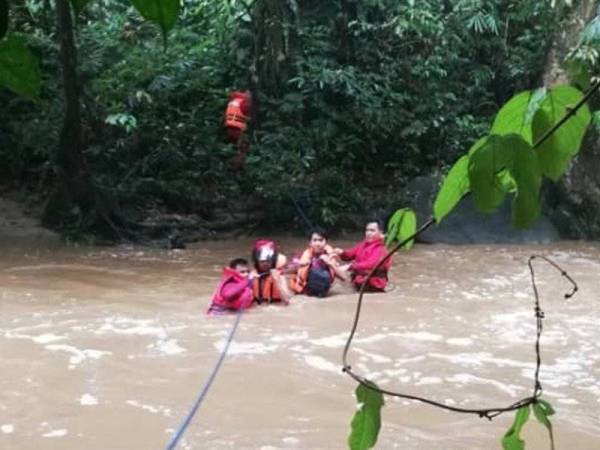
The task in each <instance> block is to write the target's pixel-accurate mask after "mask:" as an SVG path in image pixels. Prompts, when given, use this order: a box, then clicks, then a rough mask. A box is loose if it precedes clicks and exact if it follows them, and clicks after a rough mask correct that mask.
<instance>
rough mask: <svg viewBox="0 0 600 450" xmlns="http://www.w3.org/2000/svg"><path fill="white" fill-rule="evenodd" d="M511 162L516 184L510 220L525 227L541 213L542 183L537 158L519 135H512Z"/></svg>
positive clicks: (518, 226) (515, 224)
mask: <svg viewBox="0 0 600 450" xmlns="http://www.w3.org/2000/svg"><path fill="white" fill-rule="evenodd" d="M510 145H511V146H512V149H513V164H512V166H511V168H510V174H511V175H512V178H513V179H514V182H515V184H516V195H515V197H514V199H513V202H512V222H513V225H514V226H515V227H517V228H526V227H528V226H529V225H531V224H532V223H533V222H534V221H535V220H536V219H537V218H538V217H539V216H540V214H541V208H540V202H539V194H540V186H541V185H542V174H541V172H540V168H539V164H538V158H537V154H536V153H535V151H534V150H533V149H532V148H531V146H530V145H529V144H528V143H527V142H525V141H524V140H523V139H521V138H520V137H519V136H513V138H512V139H511V143H510Z"/></svg>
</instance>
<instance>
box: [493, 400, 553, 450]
mask: <svg viewBox="0 0 600 450" xmlns="http://www.w3.org/2000/svg"><path fill="white" fill-rule="evenodd" d="M530 410H533V414H534V415H535V418H536V419H537V420H538V422H540V423H541V424H542V425H544V426H545V427H546V429H547V430H548V435H549V437H550V444H551V448H552V450H554V435H553V433H552V423H551V422H550V419H549V417H550V416H551V415H553V414H554V409H553V408H552V405H550V403H548V402H547V401H545V400H540V399H537V400H536V401H535V402H534V403H533V404H531V405H526V406H521V407H520V408H519V409H518V410H517V412H516V413H515V419H514V421H513V424H512V426H511V427H510V428H509V429H508V431H507V432H506V433H505V434H504V437H503V438H502V448H503V449H504V450H525V441H523V439H521V436H520V434H521V431H522V429H523V427H524V426H525V424H526V423H527V421H528V420H529V416H530Z"/></svg>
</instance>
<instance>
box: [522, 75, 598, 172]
mask: <svg viewBox="0 0 600 450" xmlns="http://www.w3.org/2000/svg"><path fill="white" fill-rule="evenodd" d="M582 97H583V94H582V93H581V92H580V91H578V90H577V89H575V88H574V87H571V86H557V87H555V88H553V89H552V90H551V91H550V92H549V93H548V95H547V96H546V98H545V99H544V101H543V102H542V105H541V107H540V109H539V110H538V111H537V113H536V114H535V116H534V118H533V139H534V142H537V140H539V139H540V138H541V137H542V136H543V135H544V134H545V133H546V132H547V131H548V130H549V129H550V128H552V127H553V126H554V125H555V124H556V123H557V122H558V121H559V120H560V119H561V118H562V117H563V116H564V115H565V114H566V112H567V110H568V109H569V108H573V106H575V104H576V103H577V102H578V101H579V100H581V98H582ZM590 120H591V114H590V110H589V108H588V107H587V105H584V106H582V107H581V108H580V109H579V110H578V111H577V113H576V114H575V115H574V116H572V117H571V118H569V120H567V121H566V122H565V123H564V124H562V125H561V127H560V128H558V130H556V131H555V132H554V133H553V134H552V135H551V136H550V137H549V138H548V139H546V140H545V141H544V142H543V143H542V144H541V145H539V146H538V147H537V148H536V151H537V153H538V156H539V161H540V168H541V169H542V173H543V174H544V175H546V176H547V177H549V178H551V179H552V180H554V181H556V180H558V179H559V178H560V177H561V176H562V175H563V174H564V173H565V172H566V170H567V168H568V167H569V163H570V162H571V158H572V157H573V156H574V155H576V154H577V152H578V151H579V147H580V146H581V141H582V140H583V137H584V135H585V132H586V130H587V127H588V124H589V123H590Z"/></svg>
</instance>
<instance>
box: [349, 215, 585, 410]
mask: <svg viewBox="0 0 600 450" xmlns="http://www.w3.org/2000/svg"><path fill="white" fill-rule="evenodd" d="M432 223H433V220H430V221H428V222H427V223H426V224H425V225H423V227H421V229H419V231H417V232H416V233H415V234H414V235H413V236H411V237H410V238H408V239H406V240H404V241H402V242H400V243H399V244H398V245H397V246H396V247H395V248H394V249H392V250H391V251H390V252H389V253H388V254H387V255H386V256H385V257H384V258H383V259H382V260H381V261H380V263H379V264H378V265H377V266H376V267H375V269H373V271H372V272H374V271H376V270H377V269H378V268H379V267H380V266H381V265H382V264H383V263H385V261H386V260H387V259H389V258H390V257H391V256H392V255H393V254H394V253H395V252H397V251H398V250H399V249H400V248H401V247H402V246H403V245H404V244H405V243H406V242H408V241H410V240H411V239H413V238H414V237H415V236H417V235H418V234H419V233H422V232H423V231H424V230H425V229H427V228H428V227H429V226H431V224H432ZM536 259H541V260H543V261H545V262H547V263H548V264H550V265H551V266H552V267H553V268H555V269H556V270H557V271H558V272H560V274H561V275H562V276H563V277H565V278H566V279H567V280H568V281H569V282H570V283H571V286H572V288H571V291H570V292H568V293H566V294H565V295H564V298H565V299H568V298H571V297H572V296H573V295H575V293H576V292H577V291H578V286H577V283H576V282H575V280H573V278H571V277H570V276H569V274H568V273H567V272H566V271H565V270H563V269H562V268H561V267H560V266H559V265H558V264H556V263H555V262H554V261H552V260H550V259H549V258H547V257H546V256H541V255H532V256H530V257H529V260H528V262H527V264H528V266H529V271H530V273H531V284H532V286H533V293H534V297H535V303H534V315H535V318H536V340H535V354H536V367H535V375H534V383H533V392H532V394H531V396H529V397H525V398H523V399H521V400H518V401H517V402H515V403H512V404H510V405H508V406H501V407H491V408H460V407H456V406H450V405H447V404H444V403H440V402H438V401H435V400H432V399H429V398H426V397H420V396H417V395H411V394H404V393H401V392H396V391H391V390H387V389H380V388H378V387H374V386H373V385H372V384H371V383H368V382H367V379H366V378H365V377H363V376H361V375H359V374H357V373H356V372H354V371H353V370H352V366H351V365H350V364H349V363H348V352H349V350H350V345H351V343H352V340H353V339H354V335H355V334H356V330H357V328H358V322H359V319H360V313H361V308H362V301H363V294H364V290H365V286H366V282H365V283H364V284H363V285H362V286H361V289H360V292H359V297H358V304H357V309H356V314H355V317H354V323H353V325H352V329H351V331H350V336H349V337H348V341H347V342H346V346H345V347H344V353H343V358H342V359H343V368H342V371H343V372H344V373H346V374H348V375H349V376H350V377H351V378H353V379H354V380H356V381H358V382H359V383H360V384H362V385H363V386H365V387H367V388H369V389H372V390H374V391H377V392H380V393H382V394H385V395H389V396H392V397H399V398H405V399H408V400H416V401H419V402H422V403H427V404H429V405H432V406H435V407H438V408H441V409H446V410H448V411H454V412H458V413H465V414H476V415H478V416H479V417H482V418H483V417H485V418H487V419H489V420H492V419H493V418H494V417H496V416H498V415H500V414H502V413H504V412H507V411H514V410H517V409H519V408H521V407H522V406H527V405H530V404H532V403H535V402H537V399H538V397H540V395H542V391H543V389H542V384H541V383H540V379H539V376H540V367H541V364H542V358H541V352H540V338H541V336H542V330H543V323H542V321H543V319H544V317H545V314H544V311H543V310H542V309H541V306H540V299H539V291H538V288H537V285H536V281H535V270H534V268H533V262H534V261H535V260H536Z"/></svg>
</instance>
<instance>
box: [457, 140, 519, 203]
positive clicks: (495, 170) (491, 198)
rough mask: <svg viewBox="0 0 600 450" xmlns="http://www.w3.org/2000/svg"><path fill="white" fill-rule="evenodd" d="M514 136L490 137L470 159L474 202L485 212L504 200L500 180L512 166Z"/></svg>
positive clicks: (471, 187)
mask: <svg viewBox="0 0 600 450" xmlns="http://www.w3.org/2000/svg"><path fill="white" fill-rule="evenodd" d="M513 136H514V135H511V136H509V137H507V136H496V135H493V134H492V135H490V136H489V137H488V139H487V140H486V141H485V143H484V144H483V145H482V146H481V147H479V148H478V149H477V150H476V151H475V152H473V154H471V156H470V158H469V167H468V172H469V186H470V189H471V194H472V195H473V201H474V202H475V205H476V206H477V208H478V209H479V210H481V211H483V212H491V211H493V210H494V209H496V208H497V207H498V206H499V205H500V204H501V203H502V200H504V196H505V195H506V191H505V189H504V185H503V183H502V182H501V180H500V179H499V176H500V174H501V173H502V170H503V169H505V168H508V167H510V166H511V165H512V155H513V148H512V146H511V143H512V139H513Z"/></svg>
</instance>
